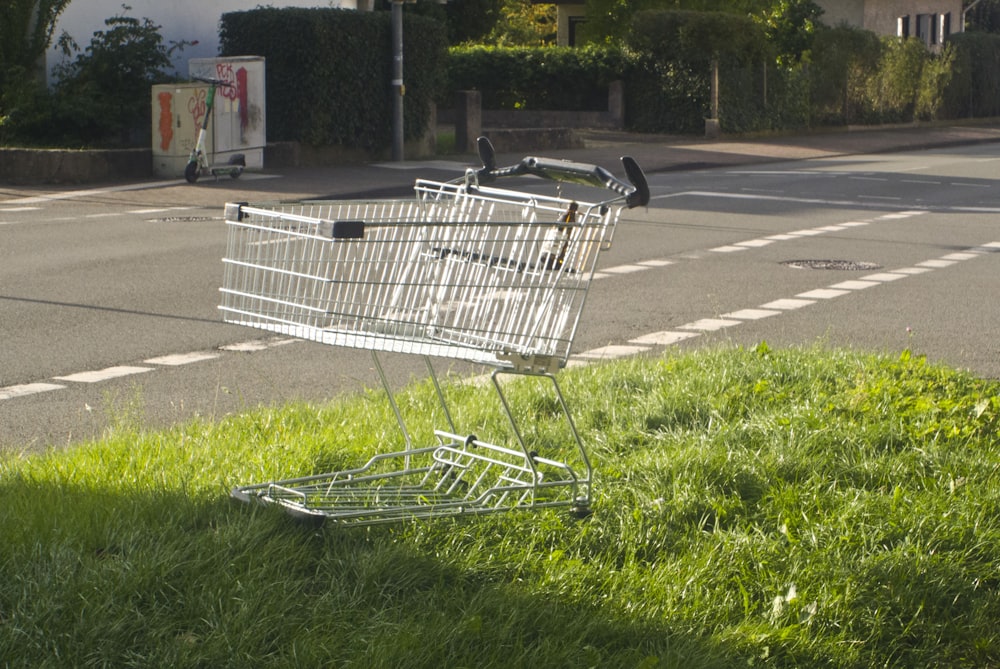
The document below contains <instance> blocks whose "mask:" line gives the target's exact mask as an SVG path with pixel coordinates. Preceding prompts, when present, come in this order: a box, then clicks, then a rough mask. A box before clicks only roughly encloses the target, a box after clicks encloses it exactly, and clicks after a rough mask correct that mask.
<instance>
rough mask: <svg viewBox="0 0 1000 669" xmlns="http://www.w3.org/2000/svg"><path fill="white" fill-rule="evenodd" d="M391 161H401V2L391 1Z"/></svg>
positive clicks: (402, 87)
mask: <svg viewBox="0 0 1000 669" xmlns="http://www.w3.org/2000/svg"><path fill="white" fill-rule="evenodd" d="M392 89H393V93H394V95H393V96H392V159H393V160H394V161H402V160H403V95H404V94H405V93H406V87H405V86H403V0H392Z"/></svg>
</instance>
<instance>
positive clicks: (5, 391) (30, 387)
mask: <svg viewBox="0 0 1000 669" xmlns="http://www.w3.org/2000/svg"><path fill="white" fill-rule="evenodd" d="M65 387H66V386H60V385H57V384H55V383H24V384H21V385H19V386H7V387H6V388H0V400H9V399H12V398H14V397H24V396H26V395H36V394H38V393H47V392H49V391H50V390H60V389H62V388H65Z"/></svg>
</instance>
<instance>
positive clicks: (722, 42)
mask: <svg viewBox="0 0 1000 669" xmlns="http://www.w3.org/2000/svg"><path fill="white" fill-rule="evenodd" d="M627 44H628V47H629V49H630V50H631V51H633V52H635V53H637V54H641V56H640V61H641V63H642V64H641V65H640V66H638V67H636V68H635V69H634V73H635V76H634V77H633V78H631V79H630V80H629V81H628V82H627V83H626V87H625V94H626V103H625V109H626V115H627V123H628V125H629V127H630V128H632V129H634V130H639V131H642V132H677V133H697V132H702V131H704V128H705V123H704V119H705V118H708V117H709V116H710V115H711V98H710V96H711V74H712V65H711V63H712V61H713V60H715V61H718V63H719V67H720V116H721V117H722V126H723V127H724V128H725V129H726V130H727V131H731V132H738V131H743V130H751V129H758V127H759V126H760V125H761V123H760V122H759V117H760V113H759V111H758V110H754V109H753V106H754V104H755V103H754V100H757V101H759V102H758V104H762V102H763V89H762V88H760V87H759V86H753V78H752V77H751V78H749V80H748V78H747V77H746V76H745V74H746V72H747V71H748V68H751V69H752V68H753V65H754V64H755V63H756V64H758V65H760V66H762V65H763V63H764V62H765V55H766V41H765V40H764V35H763V31H762V29H761V28H760V26H758V25H757V24H755V23H754V22H753V21H751V20H750V19H749V18H748V17H746V16H741V15H738V14H728V13H723V12H691V11H642V12H638V13H637V14H636V15H635V17H634V18H633V21H632V28H631V32H630V33H629V35H628V38H627ZM761 71H762V70H761ZM751 89H753V90H751Z"/></svg>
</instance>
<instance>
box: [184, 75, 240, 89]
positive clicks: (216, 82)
mask: <svg viewBox="0 0 1000 669" xmlns="http://www.w3.org/2000/svg"><path fill="white" fill-rule="evenodd" d="M191 79H193V80H194V81H200V82H201V83H203V84H211V85H212V86H223V87H228V86H232V85H233V84H232V83H230V82H228V81H224V80H222V79H210V78H208V77H191Z"/></svg>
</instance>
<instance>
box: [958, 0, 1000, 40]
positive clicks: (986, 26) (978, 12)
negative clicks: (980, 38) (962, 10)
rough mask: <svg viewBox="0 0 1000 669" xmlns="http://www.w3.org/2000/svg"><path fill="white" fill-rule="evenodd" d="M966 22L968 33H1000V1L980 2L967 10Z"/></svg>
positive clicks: (987, 0)
mask: <svg viewBox="0 0 1000 669" xmlns="http://www.w3.org/2000/svg"><path fill="white" fill-rule="evenodd" d="M965 4H969V3H968V2H966V3H965ZM966 20H967V21H968V29H969V30H970V31H977V32H984V33H996V32H1000V0H980V2H978V3H976V4H975V5H973V6H972V8H971V9H970V10H969V13H968V14H967V15H966Z"/></svg>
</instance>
